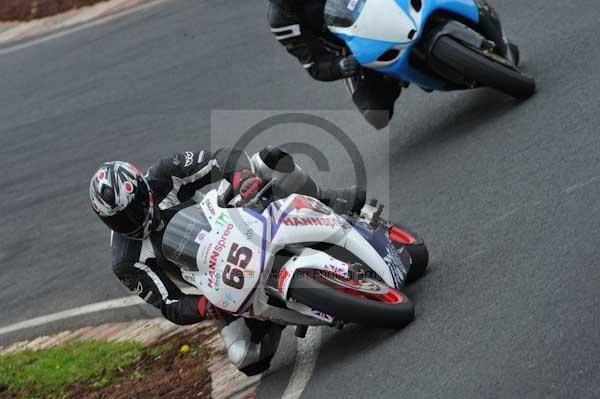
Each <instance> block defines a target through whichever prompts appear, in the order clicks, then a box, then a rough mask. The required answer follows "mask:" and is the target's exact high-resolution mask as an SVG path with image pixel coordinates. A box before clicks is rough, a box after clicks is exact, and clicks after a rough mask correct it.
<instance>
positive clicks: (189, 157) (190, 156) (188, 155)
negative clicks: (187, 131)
mask: <svg viewBox="0 0 600 399" xmlns="http://www.w3.org/2000/svg"><path fill="white" fill-rule="evenodd" d="M183 156H184V157H185V163H184V164H183V167H184V168H187V167H188V166H190V165H191V164H193V163H194V153H193V152H191V151H186V152H185V154H183Z"/></svg>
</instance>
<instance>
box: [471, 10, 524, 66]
mask: <svg viewBox="0 0 600 399" xmlns="http://www.w3.org/2000/svg"><path fill="white" fill-rule="evenodd" d="M478 4H479V26H480V27H481V33H482V34H483V35H484V36H485V37H487V38H488V39H490V40H492V41H493V42H494V43H495V44H496V48H497V49H498V52H499V53H500V55H502V56H503V57H506V58H507V59H508V60H509V61H511V62H513V63H514V64H515V65H519V48H518V47H517V46H516V45H515V44H511V43H510V42H509V40H508V38H507V37H506V34H505V33H504V31H503V30H502V24H501V23H500V17H498V14H497V13H496V10H494V8H493V7H492V6H491V5H489V4H488V3H487V2H486V1H485V0H479V1H478Z"/></svg>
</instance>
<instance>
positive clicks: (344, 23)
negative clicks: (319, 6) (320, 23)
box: [325, 0, 367, 28]
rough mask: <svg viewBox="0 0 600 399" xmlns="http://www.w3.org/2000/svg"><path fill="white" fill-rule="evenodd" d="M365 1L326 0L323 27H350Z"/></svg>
mask: <svg viewBox="0 0 600 399" xmlns="http://www.w3.org/2000/svg"><path fill="white" fill-rule="evenodd" d="M366 2H367V0H327V3H326V4H325V25H327V26H330V27H336V28H347V27H349V26H352V25H353V24H354V22H355V21H356V19H357V18H358V16H359V15H360V12H361V11H362V9H363V7H364V6H365V3H366Z"/></svg>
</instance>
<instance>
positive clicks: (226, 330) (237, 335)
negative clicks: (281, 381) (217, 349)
mask: <svg viewBox="0 0 600 399" xmlns="http://www.w3.org/2000/svg"><path fill="white" fill-rule="evenodd" d="M219 328H221V338H223V343H224V344H225V349H226V350H227V356H228V357H229V360H230V361H231V363H232V364H233V365H234V366H235V367H236V368H237V369H238V370H240V371H241V372H242V373H244V374H246V375H247V376H252V375H256V374H260V373H262V372H264V371H266V370H268V369H269V367H270V366H271V359H273V356H275V352H276V351H277V347H278V346H279V340H280V339H281V331H283V329H284V328H285V326H282V325H279V324H276V323H273V322H270V321H260V320H254V319H246V318H243V317H240V318H237V319H235V320H233V321H230V322H229V323H228V324H227V323H226V322H224V321H222V322H220V324H219Z"/></svg>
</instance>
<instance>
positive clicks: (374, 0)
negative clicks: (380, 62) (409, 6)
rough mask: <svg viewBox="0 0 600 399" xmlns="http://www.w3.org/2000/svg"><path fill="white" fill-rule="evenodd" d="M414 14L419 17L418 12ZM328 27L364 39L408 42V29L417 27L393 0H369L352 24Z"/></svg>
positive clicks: (335, 31)
mask: <svg viewBox="0 0 600 399" xmlns="http://www.w3.org/2000/svg"><path fill="white" fill-rule="evenodd" d="M414 14H415V16H418V17H419V19H420V15H419V14H418V13H416V12H415V13H414ZM329 29H330V30H331V31H332V32H334V33H340V34H345V35H348V36H358V37H362V38H365V39H371V40H379V41H383V42H391V43H409V42H411V39H410V38H409V33H410V31H411V30H415V31H417V29H418V28H417V26H415V24H414V23H413V21H412V20H411V19H410V18H409V17H408V16H407V15H406V13H405V12H404V10H403V9H402V8H400V6H399V5H398V4H397V3H396V1H395V0H369V1H367V2H366V3H365V5H364V7H363V9H362V12H361V13H360V15H359V17H358V18H357V19H356V22H355V23H354V24H353V25H352V26H350V27H347V28H342V27H329Z"/></svg>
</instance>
